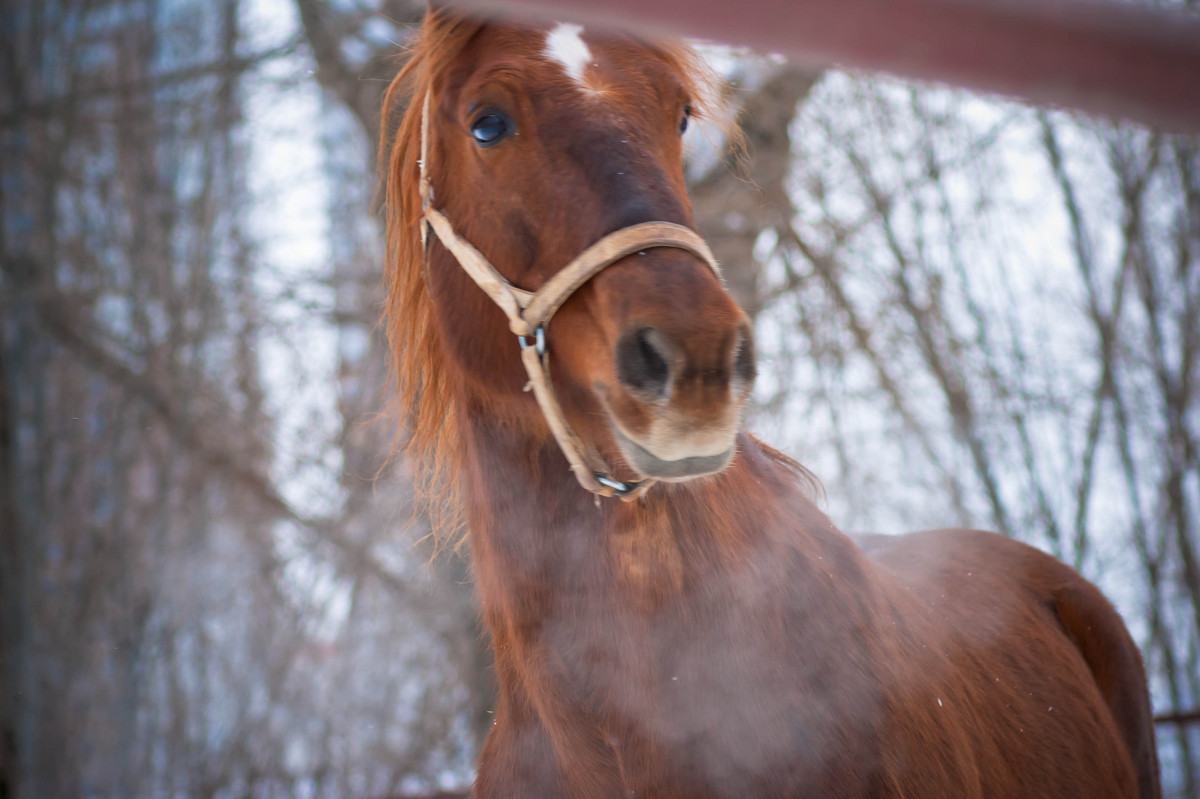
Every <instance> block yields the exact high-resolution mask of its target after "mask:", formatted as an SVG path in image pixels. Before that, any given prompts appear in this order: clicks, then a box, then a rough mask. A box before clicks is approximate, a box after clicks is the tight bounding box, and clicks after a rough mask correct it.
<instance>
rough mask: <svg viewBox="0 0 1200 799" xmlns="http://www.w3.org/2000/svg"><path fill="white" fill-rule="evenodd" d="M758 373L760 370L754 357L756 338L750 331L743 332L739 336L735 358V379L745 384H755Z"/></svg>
mask: <svg viewBox="0 0 1200 799" xmlns="http://www.w3.org/2000/svg"><path fill="white" fill-rule="evenodd" d="M757 373H758V369H757V367H756V366H755V357H754V337H753V336H752V335H751V334H750V332H749V331H748V330H743V331H741V334H740V335H739V336H738V343H737V348H736V351H735V353H734V356H733V374H734V378H735V379H737V380H741V381H742V382H743V383H746V384H750V383H753V382H754V377H755V375H756V374H757Z"/></svg>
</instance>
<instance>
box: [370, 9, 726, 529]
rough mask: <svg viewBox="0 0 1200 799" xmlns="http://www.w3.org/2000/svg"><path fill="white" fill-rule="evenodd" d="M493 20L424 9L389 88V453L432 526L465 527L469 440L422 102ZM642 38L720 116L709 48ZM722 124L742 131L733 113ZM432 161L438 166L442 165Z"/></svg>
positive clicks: (538, 53) (384, 125)
mask: <svg viewBox="0 0 1200 799" xmlns="http://www.w3.org/2000/svg"><path fill="white" fill-rule="evenodd" d="M487 24H488V22H487V21H485V20H483V19H479V18H474V17H470V16H462V15H459V14H456V13H451V12H447V11H444V10H440V9H435V10H433V11H431V12H430V13H429V14H427V15H426V18H425V21H424V22H423V24H422V26H421V29H420V31H419V33H418V34H417V35H416V36H415V37H414V41H413V43H412V44H411V46H410V47H409V48H408V50H407V52H406V53H405V54H404V55H403V56H402V58H403V65H402V66H401V68H400V70H399V72H398V74H397V75H396V77H395V78H394V79H393V80H392V82H391V84H390V85H389V86H388V89H387V91H386V93H385V95H384V101H383V108H382V114H381V122H380V126H381V130H380V138H379V141H380V144H379V152H378V163H379V165H380V168H381V170H382V181H381V193H382V199H383V204H384V214H385V220H386V242H387V244H386V264H385V276H384V281H385V289H386V298H385V301H384V311H383V320H382V322H383V325H384V328H385V332H386V335H387V338H388V342H389V345H390V348H391V352H392V360H391V373H392V381H391V382H392V386H393V398H392V400H393V403H394V406H393V407H394V410H395V412H396V413H397V415H398V418H399V419H400V420H401V424H400V425H399V426H398V430H397V434H396V438H395V440H394V442H393V447H392V454H393V456H397V455H398V456H401V457H403V458H404V459H405V460H406V461H407V463H408V465H409V468H410V471H411V473H412V476H413V479H414V483H415V486H416V489H417V494H418V498H419V500H420V505H421V508H422V510H424V511H425V512H427V513H429V514H430V516H431V518H434V519H435V525H434V526H435V530H434V533H435V535H444V534H446V533H452V532H458V531H459V530H460V529H461V524H460V521H461V511H462V502H461V495H460V490H459V489H460V483H461V474H462V466H463V462H462V455H463V452H462V449H463V448H462V446H461V445H460V442H459V440H458V424H457V420H456V418H455V413H456V406H457V404H456V401H455V400H456V393H457V391H459V390H460V389H459V387H457V386H456V384H455V381H454V380H453V378H452V376H451V374H450V373H449V371H448V370H447V368H446V359H445V357H444V350H443V344H442V342H441V340H440V338H439V334H438V331H437V329H436V323H435V316H434V307H433V303H432V300H431V297H430V294H429V292H428V289H427V286H426V284H425V275H424V261H425V258H424V252H423V251H422V244H421V236H420V225H421V216H422V207H421V198H420V193H419V182H420V168H419V160H420V157H421V134H420V130H421V116H422V115H421V108H422V104H423V100H424V98H425V96H426V95H427V94H430V95H431V98H432V99H431V107H437V99H438V98H437V88H436V84H437V83H438V77H439V76H440V75H442V74H444V73H445V72H446V71H447V70H448V69H449V68H450V66H451V64H452V63H453V62H454V60H455V59H456V58H457V57H458V56H459V55H460V54H461V53H462V51H463V50H464V49H465V48H466V47H467V46H468V44H469V43H470V42H471V40H472V39H473V37H475V35H476V34H477V33H479V31H480V30H481V29H483V28H484V27H485V26H486V25H487ZM555 30H557V29H556V28H554V27H553V26H551V28H549V29H548V30H547V31H546V34H545V35H546V36H547V37H548V38H549V37H551V36H553V35H554V31H555ZM644 44H645V45H646V47H647V48H648V49H649V50H651V51H652V52H653V53H655V54H656V55H657V56H658V57H659V58H661V59H662V60H663V61H664V62H665V63H666V64H667V65H668V66H669V67H671V68H672V69H674V70H675V71H676V72H677V73H678V75H679V76H680V78H681V80H682V81H683V84H684V87H685V90H686V91H687V92H688V93H689V95H690V96H691V97H692V107H693V113H694V114H695V115H697V116H710V117H712V116H715V114H714V109H716V108H717V107H718V100H719V95H720V91H721V87H722V86H723V83H722V81H721V79H720V78H719V77H718V76H716V74H715V73H714V72H713V71H712V70H711V68H710V67H709V66H708V65H707V63H706V62H705V61H704V59H703V57H702V56H701V55H700V54H698V53H697V52H696V51H695V50H693V49H692V48H691V47H689V46H687V45H686V44H684V43H682V42H677V41H670V40H665V41H649V42H644ZM528 57H530V58H545V57H547V56H546V49H545V47H536V48H531V49H530V51H529V54H528ZM631 110H632V109H631ZM397 117H399V121H398V122H397ZM722 127H723V128H724V130H725V132H726V133H727V134H729V135H730V136H731V138H733V139H736V129H735V126H734V125H732V121H731V120H728V121H726V124H723V126H722ZM430 166H431V169H432V170H433V172H434V174H435V175H436V172H437V165H436V164H432V165H430Z"/></svg>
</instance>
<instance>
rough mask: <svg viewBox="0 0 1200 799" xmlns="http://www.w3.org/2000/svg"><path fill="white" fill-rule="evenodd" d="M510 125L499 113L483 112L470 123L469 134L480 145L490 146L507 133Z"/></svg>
mask: <svg viewBox="0 0 1200 799" xmlns="http://www.w3.org/2000/svg"><path fill="white" fill-rule="evenodd" d="M511 128H512V125H511V124H510V123H509V121H508V120H507V119H505V118H504V117H503V116H501V115H500V114H484V115H483V116H481V117H480V118H479V119H477V120H475V121H474V122H473V123H471V136H473V137H474V138H475V141H476V142H477V143H478V144H479V146H481V147H490V146H492V145H493V144H496V143H497V142H499V141H500V140H501V139H503V138H504V137H505V136H507V135H508V134H509V131H510V130H511Z"/></svg>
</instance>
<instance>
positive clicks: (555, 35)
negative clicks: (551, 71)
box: [546, 22, 592, 86]
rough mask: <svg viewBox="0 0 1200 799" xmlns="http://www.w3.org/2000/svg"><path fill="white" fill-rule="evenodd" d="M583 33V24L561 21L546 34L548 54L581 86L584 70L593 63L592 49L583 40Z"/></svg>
mask: <svg viewBox="0 0 1200 799" xmlns="http://www.w3.org/2000/svg"><path fill="white" fill-rule="evenodd" d="M582 34H583V27H582V26H580V25H574V24H571V23H569V22H560V23H559V24H558V25H555V26H554V29H553V30H552V31H550V32H549V33H548V34H546V56H547V57H549V58H550V59H551V60H552V61H557V62H558V63H559V64H561V65H562V68H563V69H564V70H566V72H567V74H568V75H570V76H571V78H572V80H574V81H575V82H576V83H578V84H579V85H580V86H583V85H584V83H583V71H584V70H585V69H587V66H588V64H590V63H592V51H591V50H589V49H588V46H587V43H586V42H584V41H583V35H582Z"/></svg>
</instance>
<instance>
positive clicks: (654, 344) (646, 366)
mask: <svg viewBox="0 0 1200 799" xmlns="http://www.w3.org/2000/svg"><path fill="white" fill-rule="evenodd" d="M616 360H617V379H618V380H620V381H621V384H622V385H624V386H625V388H626V390H627V391H629V392H631V393H632V394H634V395H635V396H640V397H642V398H644V399H648V400H663V399H667V398H668V397H670V396H671V384H672V382H673V380H672V378H673V372H674V369H673V368H672V363H673V361H674V360H675V359H674V358H673V357H672V353H671V347H670V346H669V345H668V344H667V340H666V338H664V337H663V334H662V333H660V332H659V331H658V330H656V329H655V328H653V327H642V328H638V329H636V330H631V331H629V332H627V333H626V334H625V335H623V336H621V339H620V341H618V342H617V359H616Z"/></svg>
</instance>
